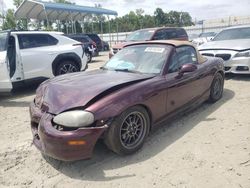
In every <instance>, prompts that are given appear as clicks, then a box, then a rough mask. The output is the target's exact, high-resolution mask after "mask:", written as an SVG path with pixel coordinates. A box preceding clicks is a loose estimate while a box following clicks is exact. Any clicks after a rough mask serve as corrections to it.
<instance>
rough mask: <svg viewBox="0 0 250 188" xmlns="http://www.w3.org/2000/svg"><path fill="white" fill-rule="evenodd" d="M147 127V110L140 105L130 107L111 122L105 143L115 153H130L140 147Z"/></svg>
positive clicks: (146, 132) (148, 122)
mask: <svg viewBox="0 0 250 188" xmlns="http://www.w3.org/2000/svg"><path fill="white" fill-rule="evenodd" d="M149 127H150V120H149V116H148V113H147V111H146V110H145V109H144V108H143V107H141V106H134V107H131V108H129V109H128V110H126V111H125V112H123V113H122V114H121V115H120V116H118V117H117V118H115V120H114V121H113V122H112V123H111V125H110V127H109V129H108V131H107V133H106V135H105V138H104V140H105V144H106V145H107V146H108V148H109V149H111V150H112V151H114V152H115V153H117V154H120V155H127V154H132V153H134V152H136V151H137V150H139V149H140V148H141V147H142V145H143V143H144V140H145V139H146V137H147V135H148V133H149Z"/></svg>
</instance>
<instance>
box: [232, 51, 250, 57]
mask: <svg viewBox="0 0 250 188" xmlns="http://www.w3.org/2000/svg"><path fill="white" fill-rule="evenodd" d="M234 57H250V50H247V51H243V52H239V53H237V54H235V56H234Z"/></svg>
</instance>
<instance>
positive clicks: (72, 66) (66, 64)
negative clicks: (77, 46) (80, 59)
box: [55, 60, 80, 76]
mask: <svg viewBox="0 0 250 188" xmlns="http://www.w3.org/2000/svg"><path fill="white" fill-rule="evenodd" d="M79 71H80V67H79V66H78V65H77V64H76V63H75V62H74V61H70V60H66V61H63V62H62V63H60V64H59V65H58V66H57V67H56V71H55V72H56V76H57V75H61V74H67V73H72V72H79Z"/></svg>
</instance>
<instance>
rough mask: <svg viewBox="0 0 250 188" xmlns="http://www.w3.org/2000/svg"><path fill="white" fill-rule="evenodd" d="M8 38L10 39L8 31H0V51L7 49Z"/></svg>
mask: <svg viewBox="0 0 250 188" xmlns="http://www.w3.org/2000/svg"><path fill="white" fill-rule="evenodd" d="M7 39H8V33H7V32H2V33H0V51H1V52H2V51H5V50H6V47H7Z"/></svg>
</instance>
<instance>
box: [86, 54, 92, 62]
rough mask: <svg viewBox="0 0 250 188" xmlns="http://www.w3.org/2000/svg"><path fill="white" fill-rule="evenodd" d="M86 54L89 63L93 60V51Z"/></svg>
mask: <svg viewBox="0 0 250 188" xmlns="http://www.w3.org/2000/svg"><path fill="white" fill-rule="evenodd" d="M86 56H87V63H90V62H91V61H92V54H91V52H86Z"/></svg>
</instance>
